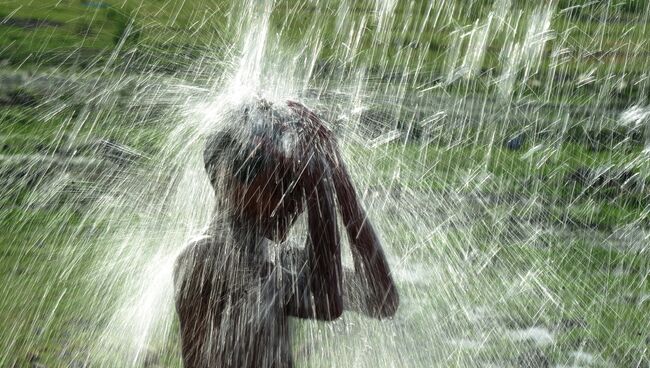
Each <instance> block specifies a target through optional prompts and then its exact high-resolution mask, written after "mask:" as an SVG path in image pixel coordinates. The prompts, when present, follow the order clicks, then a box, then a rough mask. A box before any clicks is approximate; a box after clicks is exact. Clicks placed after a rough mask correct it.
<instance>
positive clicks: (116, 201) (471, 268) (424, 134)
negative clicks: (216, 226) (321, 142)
mask: <svg viewBox="0 0 650 368" xmlns="http://www.w3.org/2000/svg"><path fill="white" fill-rule="evenodd" d="M131 3H132V4H131V5H133V7H132V9H133V10H132V11H131V14H135V15H133V17H132V18H129V19H130V20H129V21H128V22H126V23H124V24H125V26H124V32H122V33H121V34H120V35H119V36H120V37H119V38H118V40H117V42H116V44H115V47H114V49H113V50H112V51H111V53H110V55H109V56H108V57H106V58H105V59H102V58H100V57H97V59H96V60H95V59H93V61H92V62H87V63H86V65H83V66H79V65H76V66H75V68H73V67H70V68H64V67H62V66H66V65H71V63H72V61H70V60H68V59H66V60H65V62H62V63H61V64H60V65H57V66H55V67H46V62H45V59H40V60H39V61H38V62H37V63H36V64H35V68H36V72H34V73H33V75H29V76H23V75H20V74H16V73H14V74H7V75H9V76H7V77H4V76H3V78H4V79H5V80H7V81H10V79H11V78H14V75H19V77H16V78H18V79H19V81H18V82H17V83H18V84H20V85H21V86H27V87H29V88H32V89H34V90H37V91H39V93H40V94H41V95H43V96H48V97H46V98H43V99H42V101H40V102H39V104H38V106H37V107H31V108H32V109H33V110H29V111H33V112H31V113H33V114H37V115H38V117H39V119H41V120H42V121H44V122H47V123H48V125H44V126H43V127H39V128H38V129H35V130H34V131H32V132H29V131H28V132H27V133H21V132H22V130H21V129H23V128H22V127H20V126H19V125H17V124H18V123H12V124H13V125H10V126H9V129H6V130H2V134H3V141H2V142H7V143H6V145H20V144H21V143H20V142H22V141H21V140H20V139H23V138H24V137H22V138H21V137H20V134H23V135H29V134H32V135H39V134H40V135H42V136H43V137H45V138H42V141H43V142H39V144H42V145H43V147H41V149H40V150H35V151H36V152H32V153H23V152H12V151H11V149H9V148H7V149H5V150H7V153H5V152H3V153H2V157H1V158H2V161H0V169H1V170H2V172H3V175H4V176H5V177H6V178H7V179H6V180H5V181H4V182H3V183H2V192H3V193H5V194H6V198H8V199H6V200H3V202H2V203H3V207H2V210H1V211H0V212H1V213H2V214H3V216H4V219H3V221H2V223H3V225H4V226H5V227H6V228H7V229H9V230H8V234H9V235H6V236H5V237H3V238H2V240H3V243H1V244H0V246H2V247H4V248H5V249H6V250H3V253H2V257H3V260H2V265H3V267H5V269H6V271H2V272H6V273H7V276H5V278H4V279H3V280H4V281H5V282H6V283H7V285H8V286H5V287H3V288H0V310H2V311H3V313H2V314H3V316H2V317H1V318H0V327H2V328H3V329H4V330H5V332H4V333H2V334H0V351H2V352H3V354H0V365H2V366H4V365H8V366H11V365H12V364H14V363H15V364H16V366H20V365H19V364H21V363H23V362H27V363H25V364H32V366H34V364H40V363H39V362H41V361H43V362H44V363H43V364H51V365H52V366H106V367H118V366H119V367H142V366H144V367H153V366H170V367H178V366H181V361H180V348H179V336H178V332H177V330H178V323H177V321H176V316H175V314H174V309H173V290H172V281H171V278H172V277H171V275H172V268H173V264H174V261H175V259H176V257H177V255H178V254H179V253H180V252H181V251H182V249H183V247H184V246H185V245H186V244H188V243H189V242H190V241H191V240H192V239H193V238H194V237H196V236H197V235H200V234H201V233H202V231H203V229H204V228H205V226H206V225H207V224H208V222H209V220H210V216H211V212H212V210H213V208H214V203H213V202H214V194H213V192H212V189H211V187H210V184H209V182H208V180H207V177H206V175H205V172H204V169H203V162H202V157H201V153H202V149H203V144H204V140H205V136H206V134H207V133H209V132H210V131H212V130H214V129H218V128H219V127H222V126H226V125H228V124H230V123H232V122H230V121H228V114H227V112H228V111H229V109H231V108H232V107H233V106H236V105H238V104H241V102H242V101H244V100H245V99H248V98H251V96H258V95H259V96H264V97H265V98H268V99H269V100H273V101H283V100H287V99H295V100H300V101H303V102H304V103H305V104H306V105H308V106H310V107H312V108H314V109H315V110H316V111H318V113H319V114H320V115H321V116H323V117H324V118H325V119H326V120H327V121H328V122H329V125H330V126H331V127H332V129H333V130H334V131H335V132H336V135H337V137H338V140H339V144H340V146H341V148H342V150H343V151H344V156H345V159H346V162H348V164H349V168H350V171H351V173H352V175H353V176H354V179H355V183H356V184H357V189H358V191H359V193H360V194H362V196H363V199H364V204H365V206H366V208H367V209H368V212H369V216H370V218H371V219H372V221H373V223H374V224H375V226H376V228H377V230H378V231H379V233H380V235H381V238H382V241H383V245H384V247H385V248H386V251H387V253H388V255H389V259H390V263H391V266H392V269H393V272H394V273H395V277H396V279H397V282H398V285H399V290H400V293H401V296H402V304H401V306H400V310H399V312H398V314H397V316H396V317H395V318H394V319H392V320H389V321H375V320H370V319H367V318H364V317H362V316H359V315H356V314H353V313H346V314H345V315H344V316H343V318H341V319H340V320H338V321H336V322H328V323H324V322H304V321H300V322H298V321H295V323H294V324H293V328H294V329H295V330H296V331H297V332H296V334H295V336H294V341H293V344H294V356H295V358H296V360H297V363H298V365H299V366H314V367H320V366H323V367H330V366H342V367H346V366H351V367H430V366H467V367H475V366H523V367H545V366H550V365H556V366H632V367H645V366H648V364H649V362H650V358H648V356H649V354H650V351H649V350H648V341H650V340H649V339H650V335H648V331H649V330H650V328H649V327H650V284H649V283H648V275H649V274H650V259H649V258H648V251H649V249H650V248H648V245H647V244H648V238H649V236H648V234H649V233H648V229H650V222H649V220H650V207H648V205H647V203H648V202H647V199H648V196H649V195H650V193H649V192H648V186H647V185H646V183H648V180H649V179H648V178H649V175H650V171H649V169H648V155H649V154H650V148H648V147H649V146H648V144H650V141H649V140H648V133H647V130H646V129H647V127H648V124H650V113H649V111H650V101H649V99H650V87H649V84H650V78H648V70H650V65H649V62H648V60H650V58H648V54H649V53H650V49H649V48H648V47H649V46H648V42H647V38H648V37H647V36H648V34H650V32H649V31H648V24H650V19H649V18H650V5H647V4H645V3H644V2H641V1H637V2H635V1H625V2H612V1H602V2H588V1H550V2H540V3H534V4H533V3H530V4H522V3H520V2H516V1H510V0H497V1H452V0H430V1H406V0H404V1H402V0H374V1H353V0H338V1H334V2H332V1H320V0H310V1H293V2H290V1H270V0H268V1H253V0H246V1H240V2H227V1H213V2H207V3H206V4H203V5H187V6H190V8H191V9H192V10H191V11H190V10H187V6H185V5H184V6H176V5H170V4H166V5H161V6H160V7H161V9H160V12H162V13H164V14H165V15H164V17H163V18H162V19H164V22H162V23H166V25H167V26H168V27H170V28H174V27H180V28H182V29H181V30H179V31H178V33H177V34H175V36H173V37H170V36H168V35H167V34H165V33H164V32H161V31H159V28H157V27H158V26H159V24H158V23H156V22H157V21H155V20H142V19H146V16H148V15H149V14H151V16H154V15H153V14H155V12H154V11H152V8H151V7H150V6H149V5H148V4H147V2H145V1H132V2H131ZM84 4H86V3H84ZM98 4H99V3H98ZM101 4H103V3H101ZM630 4H632V5H630ZM109 5H112V6H109V7H108V9H120V10H118V11H117V12H115V13H114V14H118V15H119V14H125V13H127V12H126V10H124V8H119V7H118V6H117V2H115V4H113V3H112V2H111V4H109ZM20 9H21V6H19V5H16V6H15V10H16V12H19V11H20ZM92 9H97V10H93V11H96V12H100V11H108V10H105V9H104V8H103V5H102V6H99V5H97V6H93V8H92ZM98 14H99V13H98ZM143 14H145V18H142V15H143ZM118 15H113V17H118ZM3 16H4V15H3ZM156 16H158V15H156ZM179 19H182V22H181V20H179ZM18 20H20V22H23V23H20V22H19V21H18ZM24 22H25V21H24V20H23V18H20V17H19V16H18V15H16V14H14V13H9V14H8V15H6V16H4V23H11V24H14V25H16V24H18V25H20V24H23V25H24V24H27V23H24ZM176 22H178V24H182V26H178V25H175V24H176ZM159 23H160V22H159ZM52 24H54V23H52ZM92 24H93V23H91V25H92ZM140 33H141V34H142V35H143V36H138V37H136V36H135V35H139V34H140ZM86 39H88V42H90V36H88V35H86V36H84V40H86ZM84 42H85V41H84ZM38 68H42V69H38ZM17 70H20V68H18V69H17ZM12 101H13V100H12ZM56 124H58V126H55V127H54V128H51V126H53V125H56ZM8 132H9V133H13V132H16V134H15V135H16V136H18V138H15V137H14V135H11V134H8ZM12 139H15V140H12ZM16 139H17V140H16ZM15 142H18V143H15ZM26 142H27V141H26ZM28 143H29V142H28ZM3 144H5V143H3ZM25 144H27V143H25ZM304 228H305V224H304V223H298V224H297V225H296V226H295V229H294V230H293V231H292V233H291V235H290V237H289V240H288V241H289V242H295V243H301V240H302V238H303V237H304V235H303V234H304ZM5 243H6V244H7V245H5ZM11 244H18V245H19V247H18V246H11ZM344 249H347V248H346V247H345V246H344ZM348 258H349V257H348Z"/></svg>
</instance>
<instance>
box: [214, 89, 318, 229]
mask: <svg viewBox="0 0 650 368" xmlns="http://www.w3.org/2000/svg"><path fill="white" fill-rule="evenodd" d="M232 114H233V115H232V116H231V117H230V118H231V120H232V121H233V122H234V123H233V124H232V125H231V126H232V129H228V130H222V131H219V132H217V133H214V134H213V135H212V136H211V137H210V138H209V139H208V141H207V143H206V147H205V150H204V162H205V169H206V171H207V173H208V176H209V177H210V181H211V183H212V186H213V187H214V188H215V191H216V192H217V195H218V198H219V201H220V202H221V204H222V206H223V207H226V208H227V209H228V211H229V212H230V213H231V214H233V215H234V217H235V218H236V219H237V221H239V222H240V223H242V224H245V225H246V226H249V227H253V228H254V230H255V231H256V232H258V233H260V234H261V235H263V236H265V237H267V238H269V239H272V240H276V241H277V240H284V239H285V238H286V236H287V234H288V232H289V230H290V229H291V226H292V225H293V224H294V222H295V221H296V219H297V218H298V216H299V215H300V214H301V213H302V212H303V211H304V208H305V198H306V196H305V185H304V182H303V181H302V179H301V174H302V173H303V172H304V170H305V169H306V165H307V164H308V161H309V159H308V156H309V152H313V150H311V149H310V148H309V146H310V143H308V142H307V141H308V139H309V137H308V134H306V131H305V129H304V119H303V118H302V117H301V116H300V115H299V114H296V113H295V111H294V110H292V109H291V108H289V106H288V105H286V104H283V105H274V104H272V103H270V102H268V101H266V100H262V99H256V100H254V101H252V102H249V103H246V104H244V105H243V106H241V107H239V108H238V109H235V110H233V112H232Z"/></svg>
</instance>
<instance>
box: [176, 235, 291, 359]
mask: <svg viewBox="0 0 650 368" xmlns="http://www.w3.org/2000/svg"><path fill="white" fill-rule="evenodd" d="M228 248H229V247H228V246H227V244H221V242H218V241H215V239H214V238H213V237H206V238H203V239H201V240H199V241H197V242H194V243H192V244H190V245H189V246H188V247H187V248H186V249H185V250H184V251H183V253H182V254H181V255H180V256H179V258H178V261H177V266H176V269H175V272H174V275H175V288H176V293H177V294H176V307H177V311H178V314H179V317H180V320H181V333H183V334H184V338H183V339H182V340H183V342H184V346H183V355H184V360H185V366H186V367H224V368H226V367H238V368H239V367H242V368H245V367H256V368H258V367H259V368H265V367H291V366H292V360H291V345H290V336H289V330H288V323H287V316H286V315H285V313H284V305H283V303H284V298H283V297H282V296H283V295H284V294H283V293H284V290H283V286H282V280H281V279H280V278H279V277H278V276H277V275H278V272H279V271H278V269H277V268H276V267H275V266H274V265H273V264H272V263H269V262H268V261H266V260H260V259H255V257H253V258H251V257H249V255H245V256H241V252H234V251H230V252H228V251H226V250H227V249H228Z"/></svg>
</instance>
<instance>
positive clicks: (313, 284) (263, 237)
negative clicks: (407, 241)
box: [174, 103, 399, 367]
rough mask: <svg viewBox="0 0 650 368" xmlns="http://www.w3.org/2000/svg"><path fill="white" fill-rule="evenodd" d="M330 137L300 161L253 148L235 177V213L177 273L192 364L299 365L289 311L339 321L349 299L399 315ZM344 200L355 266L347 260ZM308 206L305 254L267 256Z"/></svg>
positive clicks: (229, 198)
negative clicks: (343, 253)
mask: <svg viewBox="0 0 650 368" xmlns="http://www.w3.org/2000/svg"><path fill="white" fill-rule="evenodd" d="M289 106H290V107H291V106H292V105H291V103H290V104H289ZM300 106H302V105H294V106H293V107H292V109H294V113H296V114H297V115H298V116H301V117H302V118H303V121H304V122H305V123H307V124H309V126H310V128H312V129H315V131H314V132H312V133H315V134H311V135H310V136H313V137H317V138H318V139H327V140H331V139H333V138H331V137H329V136H328V134H329V133H328V131H323V130H322V129H324V127H323V126H322V124H321V123H320V120H317V117H315V115H313V116H311V115H307V112H308V110H300V109H299V108H300ZM305 109H306V108H305ZM326 143H327V144H325V145H321V146H324V147H329V148H326V150H325V152H323V151H322V150H320V151H319V152H317V154H311V155H309V156H308V155H306V154H305V155H304V156H302V157H300V160H296V159H295V157H285V156H282V155H277V154H276V153H275V152H273V151H272V150H269V149H264V148H263V149H261V150H258V151H255V150H251V152H250V154H249V155H248V157H245V158H244V159H243V160H244V161H247V160H248V159H249V157H257V158H258V161H253V164H249V165H248V166H247V167H248V168H249V173H244V174H242V173H241V172H237V171H235V172H234V174H233V175H229V176H228V177H227V179H226V183H227V185H226V186H225V192H226V193H225V198H226V203H228V204H229V206H230V210H229V211H227V212H228V215H227V216H221V217H220V218H219V219H218V220H215V222H214V223H213V226H212V229H214V230H213V231H211V232H209V233H207V234H206V236H205V237H204V238H203V239H201V240H199V241H197V242H195V243H193V244H190V245H189V246H188V247H187V248H186V249H185V251H184V252H183V253H182V254H181V255H180V256H179V258H178V261H177V265H176V268H175V272H174V279H175V286H176V307H177V313H178V315H179V319H180V326H181V338H182V352H183V361H184V365H185V367H291V366H292V365H293V362H292V358H291V346H290V336H289V328H288V317H298V318H308V319H320V320H327V321H329V320H334V319H337V318H338V317H339V316H340V315H341V314H342V312H343V309H344V299H345V307H346V309H352V310H356V311H359V312H362V313H365V314H367V315H369V316H371V317H375V318H385V317H390V316H392V315H394V313H395V311H396V309H397V306H398V303H399V298H398V295H397V290H396V288H395V285H394V283H393V280H392V277H391V275H390V271H389V268H388V264H387V262H386V259H385V256H384V254H383V251H382V250H381V245H380V243H379V240H378V238H377V236H376V234H375V232H374V229H373V228H372V225H371V224H370V222H369V221H368V219H367V218H366V215H365V212H364V211H363V208H362V207H361V205H360V203H359V201H358V198H357V196H356V192H355V191H354V187H353V186H352V182H351V180H350V178H349V175H348V174H347V171H346V170H345V167H344V166H343V163H342V161H341V160H340V156H339V155H338V151H337V150H336V147H335V145H334V144H333V141H332V142H330V141H328V142H326ZM310 144H313V143H307V144H305V146H303V147H302V148H305V152H309V150H308V149H309V145H310ZM256 147H263V145H259V144H257V145H256ZM312 153H313V151H312ZM260 158H261V159H260ZM260 162H262V164H260ZM240 166H242V167H243V166H245V165H240ZM237 167H239V166H237ZM251 167H252V169H250V168H251ZM250 172H252V173H253V174H252V175H250ZM335 198H336V201H338V205H339V210H340V212H341V214H342V218H343V223H344V224H345V226H346V230H347V233H348V237H349V238H350V242H351V245H352V254H353V259H354V263H355V272H352V271H347V270H344V269H343V267H342V264H341V251H340V242H339V235H338V230H337V222H336V205H335ZM305 209H306V210H307V215H308V231H309V236H308V239H307V244H306V246H305V249H304V251H302V252H301V253H300V254H298V256H297V257H296V256H293V257H290V256H286V257H285V256H280V257H279V259H274V260H271V259H269V258H268V257H266V256H265V254H266V253H265V249H267V248H268V247H269V246H270V245H269V244H268V242H269V241H275V242H281V241H283V240H284V239H286V236H287V233H288V232H289V230H290V228H291V226H292V225H293V223H294V222H295V220H296V218H297V217H298V216H299V215H300V214H301V213H303V212H304V211H305ZM294 253H295V252H294ZM287 260H288V261H287Z"/></svg>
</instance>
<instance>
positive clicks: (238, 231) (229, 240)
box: [209, 211, 270, 264]
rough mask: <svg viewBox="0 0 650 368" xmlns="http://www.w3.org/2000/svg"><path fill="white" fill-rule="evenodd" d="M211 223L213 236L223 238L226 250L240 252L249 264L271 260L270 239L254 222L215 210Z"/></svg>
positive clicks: (210, 230)
mask: <svg viewBox="0 0 650 368" xmlns="http://www.w3.org/2000/svg"><path fill="white" fill-rule="evenodd" d="M214 213H215V215H214V216H213V219H212V222H211V224H210V229H209V233H210V235H211V236H213V237H216V238H221V239H223V242H222V243H223V244H224V245H225V246H226V247H225V249H224V250H225V251H226V252H233V253H236V254H240V255H241V258H242V261H244V262H246V263H248V264H260V263H264V262H266V261H269V259H270V255H269V244H268V242H269V240H268V239H266V238H265V237H264V236H262V235H261V234H260V231H259V229H258V228H257V226H255V225H254V224H251V223H249V222H246V221H242V220H241V218H240V217H239V216H237V214H234V213H224V211H215V212H214Z"/></svg>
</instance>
